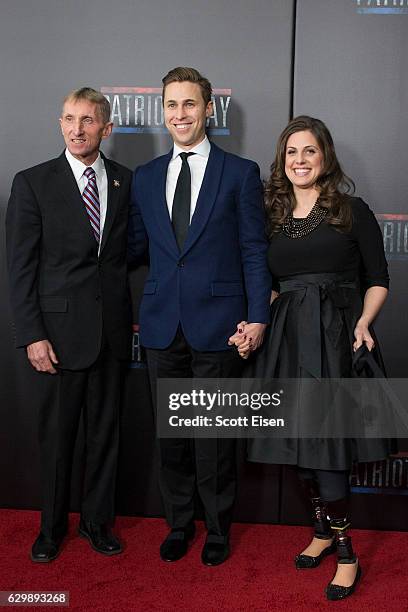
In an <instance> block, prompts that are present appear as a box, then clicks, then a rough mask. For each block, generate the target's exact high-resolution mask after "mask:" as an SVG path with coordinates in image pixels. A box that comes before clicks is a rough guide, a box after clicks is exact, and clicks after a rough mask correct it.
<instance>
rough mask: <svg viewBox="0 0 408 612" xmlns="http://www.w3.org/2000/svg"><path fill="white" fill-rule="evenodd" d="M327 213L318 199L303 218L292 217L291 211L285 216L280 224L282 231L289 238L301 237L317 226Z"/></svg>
mask: <svg viewBox="0 0 408 612" xmlns="http://www.w3.org/2000/svg"><path fill="white" fill-rule="evenodd" d="M326 215H327V208H322V207H321V206H319V204H318V200H317V201H316V203H315V205H314V206H313V208H312V210H311V211H310V213H309V214H308V215H307V217H305V218H304V219H294V218H293V215H292V213H289V215H288V216H287V217H286V219H285V220H284V222H283V225H282V231H283V233H284V234H285V235H286V236H288V237H289V238H303V236H307V235H308V234H310V232H313V230H314V229H316V227H318V226H319V225H320V224H321V222H322V221H323V219H324V218H325V217H326Z"/></svg>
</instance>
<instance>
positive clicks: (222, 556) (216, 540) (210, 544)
mask: <svg viewBox="0 0 408 612" xmlns="http://www.w3.org/2000/svg"><path fill="white" fill-rule="evenodd" d="M229 553H230V549H229V541H228V536H219V535H213V534H208V536H207V539H206V541H205V544H204V547H203V550H202V553H201V561H202V562H203V563H204V565H221V563H224V561H226V560H227V559H228V557H229Z"/></svg>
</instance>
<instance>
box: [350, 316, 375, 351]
mask: <svg viewBox="0 0 408 612" xmlns="http://www.w3.org/2000/svg"><path fill="white" fill-rule="evenodd" d="M354 337H355V342H354V344H353V350H354V352H355V351H357V350H358V349H359V348H360V346H362V345H363V344H365V345H366V347H367V348H368V350H369V351H372V350H373V348H374V340H373V337H372V335H371V334H370V331H369V329H368V325H367V323H365V322H364V320H362V319H359V321H357V325H356V327H355V330H354Z"/></svg>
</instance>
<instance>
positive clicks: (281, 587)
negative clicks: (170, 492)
mask: <svg viewBox="0 0 408 612" xmlns="http://www.w3.org/2000/svg"><path fill="white" fill-rule="evenodd" d="M38 520H39V514H38V513H37V512H23V511H14V510H1V511H0V535H1V542H2V554H1V558H0V590H13V591H17V590H25V591H27V590H34V591H42V590H45V591H47V590H48V591H50V590H52V591H57V590H64V591H69V592H70V606H69V608H60V609H61V610H63V609H69V610H89V611H92V612H97V611H102V610H103V611H104V612H105V611H108V612H110V611H118V612H119V611H121V612H122V611H127V610H129V611H136V612H139V611H140V612H148V611H150V610H154V611H163V612H165V611H166V612H167V611H169V612H170V611H177V612H204V611H207V612H215V611H217V612H218V611H224V610H226V611H236V612H238V611H242V612H266V611H269V610H285V612H291V611H296V612H304V611H308V612H310V611H320V610H333V609H334V608H335V609H336V610H346V609H347V610H348V611H349V610H351V611H354V610H359V612H365V611H367V612H383V611H384V612H385V611H386V612H394V611H395V612H397V611H398V612H405V611H408V589H407V586H408V584H407V581H408V554H407V552H408V533H406V532H404V533H399V532H372V531H361V530H360V531H357V530H356V531H354V542H355V547H356V549H357V550H358V552H359V557H360V561H361V565H362V568H363V580H362V581H361V582H360V585H359V586H358V588H357V590H356V592H355V594H354V595H353V597H352V598H350V599H348V600H346V601H344V602H333V603H329V602H327V601H326V600H325V595H324V592H323V591H324V587H325V585H326V583H327V582H328V581H329V580H330V578H331V577H332V575H333V572H334V569H335V559H334V557H330V558H328V559H326V560H325V561H324V562H323V563H322V565H321V566H320V567H319V568H317V569H315V570H309V571H308V570H303V571H296V569H295V568H294V565H293V562H292V559H293V557H294V556H295V554H296V553H297V552H299V551H300V549H301V548H302V547H303V546H305V545H306V543H307V541H308V538H309V535H310V530H309V529H307V528H305V527H287V526H277V525H244V524H235V525H234V526H233V530H232V538H231V544H232V556H231V558H230V559H229V560H228V561H227V562H226V563H225V564H223V565H221V566H219V567H205V566H203V565H202V564H201V561H200V553H201V548H202V545H203V541H204V528H203V526H202V524H200V525H199V528H198V534H197V536H196V539H195V541H194V543H193V545H192V547H191V549H190V550H189V553H188V554H187V556H186V557H185V558H184V559H182V560H180V561H178V562H176V563H164V562H163V561H161V560H160V558H159V554H158V550H159V545H160V542H161V541H162V539H163V537H164V536H165V535H166V533H167V528H166V526H165V523H164V521H163V520H161V519H138V518H123V517H120V518H119V519H118V520H117V526H116V531H117V533H118V534H119V535H120V537H121V539H122V541H123V542H124V544H125V546H126V550H125V552H124V553H123V554H121V555H118V556H116V557H103V556H102V555H99V554H98V553H96V552H94V551H93V550H91V548H90V547H89V544H88V543H87V541H85V540H83V539H81V538H79V537H78V536H77V535H76V525H77V522H78V517H77V516H75V515H74V516H72V517H71V529H70V533H69V536H68V538H67V540H66V543H65V544H64V546H63V550H62V553H61V555H60V556H59V557H58V559H56V560H55V561H53V562H52V563H50V564H44V565H42V564H34V563H32V562H31V561H30V559H29V550H30V547H31V544H32V542H33V540H34V539H35V537H36V535H37V526H38ZM31 609H34V608H31ZM35 609H37V610H45V609H48V608H45V607H37V608H35ZM52 609H54V610H55V609H56V608H54V607H53V608H52Z"/></svg>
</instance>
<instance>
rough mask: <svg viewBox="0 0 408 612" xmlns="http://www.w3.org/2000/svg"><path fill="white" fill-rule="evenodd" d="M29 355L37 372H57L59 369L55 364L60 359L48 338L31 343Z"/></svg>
mask: <svg viewBox="0 0 408 612" xmlns="http://www.w3.org/2000/svg"><path fill="white" fill-rule="evenodd" d="M27 357H28V359H29V360H30V363H31V365H32V366H33V368H35V369H36V370H37V372H48V374H56V372H57V370H56V369H55V368H54V365H55V364H57V363H58V359H57V357H56V355H55V353H54V349H53V348H52V345H51V342H49V341H48V340H39V341H38V342H33V343H32V344H29V345H28V346H27Z"/></svg>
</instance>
